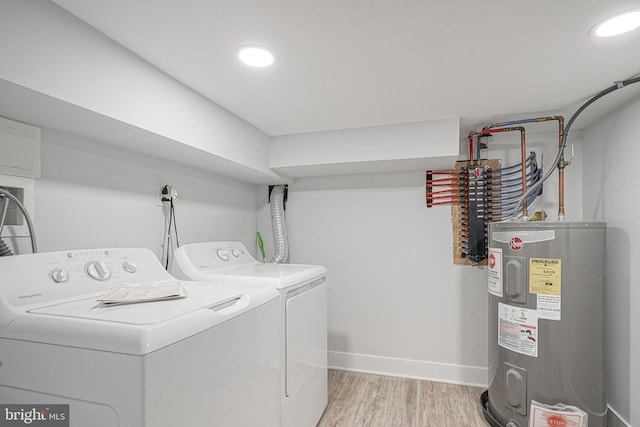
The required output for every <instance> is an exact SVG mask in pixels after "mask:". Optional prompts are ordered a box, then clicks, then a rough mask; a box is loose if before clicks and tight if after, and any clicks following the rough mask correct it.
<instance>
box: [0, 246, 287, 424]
mask: <svg viewBox="0 0 640 427" xmlns="http://www.w3.org/2000/svg"><path fill="white" fill-rule="evenodd" d="M0 278H2V280H1V281H0V404H1V405H9V404H17V405H20V407H22V408H23V411H24V412H25V413H26V412H27V411H29V410H30V409H33V408H34V407H35V406H36V405H40V406H42V405H56V404H62V405H69V411H70V412H69V420H70V426H71V427H86V426H92V427H115V426H118V427H165V426H166V427H176V426H190V427H195V426H213V425H215V426H246V427H255V426H277V425H279V421H280V417H279V412H280V401H279V398H278V392H279V387H280V380H281V374H280V359H279V346H278V345H277V341H278V339H279V332H280V331H279V321H280V317H279V316H280V304H279V298H278V295H279V294H278V292H276V291H275V290H273V289H268V288H264V287H263V288H260V287H256V286H251V285H243V286H238V285H237V284H234V285H229V284H225V283H206V284H203V283H198V282H183V286H184V288H185V289H186V291H187V296H186V297H184V298H180V299H171V300H164V301H152V302H139V303H134V304H123V305H114V306H104V305H103V304H100V303H99V302H98V301H97V299H98V298H99V297H100V296H102V295H104V294H105V293H106V292H107V291H108V290H109V289H111V288H113V287H114V286H116V285H122V284H124V283H130V284H142V285H144V284H150V283H172V282H176V279H175V278H174V277H173V276H171V275H170V274H169V273H167V272H166V271H165V270H164V269H163V268H162V266H161V265H160V263H159V262H158V260H157V258H156V256H155V255H154V254H153V252H151V251H149V250H147V249H98V250H80V251H65V252H48V253H38V254H33V255H31V254H29V255H18V256H9V257H2V258H0ZM3 413H4V411H3ZM1 416H2V414H0V417H1ZM0 424H1V422H0ZM56 425H57V424H56Z"/></svg>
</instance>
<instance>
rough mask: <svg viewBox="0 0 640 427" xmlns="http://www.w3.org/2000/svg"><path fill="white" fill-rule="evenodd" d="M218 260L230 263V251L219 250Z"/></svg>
mask: <svg viewBox="0 0 640 427" xmlns="http://www.w3.org/2000/svg"><path fill="white" fill-rule="evenodd" d="M217 254H218V258H220V259H221V260H222V261H229V251H228V250H226V249H218V252H217Z"/></svg>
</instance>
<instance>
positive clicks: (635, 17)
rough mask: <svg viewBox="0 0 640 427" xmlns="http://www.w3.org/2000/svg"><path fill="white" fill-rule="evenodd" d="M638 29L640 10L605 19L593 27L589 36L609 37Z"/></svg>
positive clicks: (639, 25)
mask: <svg viewBox="0 0 640 427" xmlns="http://www.w3.org/2000/svg"><path fill="white" fill-rule="evenodd" d="M638 27H640V9H633V10H628V11H626V12H621V13H618V14H616V15H613V16H611V17H609V18H607V19H605V20H604V21H602V22H600V23H599V24H597V25H596V26H595V27H593V29H592V30H591V34H593V35H595V36H597V37H611V36H617V35H618V34H622V33H626V32H628V31H631V30H634V29H636V28H638Z"/></svg>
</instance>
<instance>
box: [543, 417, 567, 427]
mask: <svg viewBox="0 0 640 427" xmlns="http://www.w3.org/2000/svg"><path fill="white" fill-rule="evenodd" d="M547 425H548V426H549V427H567V419H566V418H565V417H563V416H562V415H558V414H554V415H551V416H550V417H549V418H547Z"/></svg>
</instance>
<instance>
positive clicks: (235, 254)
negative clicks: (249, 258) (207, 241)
mask: <svg viewBox="0 0 640 427" xmlns="http://www.w3.org/2000/svg"><path fill="white" fill-rule="evenodd" d="M241 253H242V252H240V249H232V250H231V255H233V256H234V257H236V258H238V257H239V256H240V254H241Z"/></svg>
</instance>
